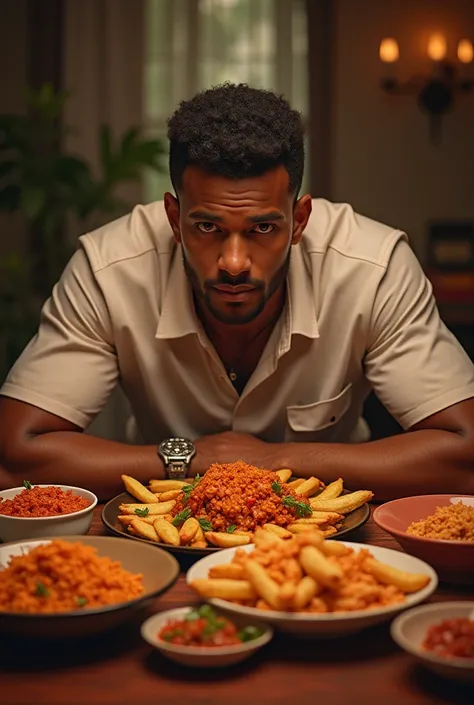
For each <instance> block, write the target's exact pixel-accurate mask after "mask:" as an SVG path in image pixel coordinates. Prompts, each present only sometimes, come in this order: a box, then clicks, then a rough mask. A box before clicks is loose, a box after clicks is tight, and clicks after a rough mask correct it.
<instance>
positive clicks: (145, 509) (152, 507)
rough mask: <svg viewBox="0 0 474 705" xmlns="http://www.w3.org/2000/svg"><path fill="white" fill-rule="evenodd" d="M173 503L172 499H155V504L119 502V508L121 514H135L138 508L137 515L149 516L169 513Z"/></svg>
mask: <svg viewBox="0 0 474 705" xmlns="http://www.w3.org/2000/svg"><path fill="white" fill-rule="evenodd" d="M175 504H176V502H175V501H174V500H171V501H170V502H159V501H158V500H156V504H121V505H120V507H119V509H120V511H121V512H122V513H123V514H137V510H138V512H139V514H138V515H137V516H140V513H141V514H143V515H145V516H149V515H150V514H169V513H170V511H171V510H172V509H173V507H174V505H175Z"/></svg>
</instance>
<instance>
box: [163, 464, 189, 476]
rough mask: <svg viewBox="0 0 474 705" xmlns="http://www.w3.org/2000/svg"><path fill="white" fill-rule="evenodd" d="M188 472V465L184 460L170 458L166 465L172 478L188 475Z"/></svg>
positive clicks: (167, 471)
mask: <svg viewBox="0 0 474 705" xmlns="http://www.w3.org/2000/svg"><path fill="white" fill-rule="evenodd" d="M187 472H188V465H187V464H186V463H184V462H183V461H182V460H170V461H169V463H168V465H167V466H166V474H167V475H168V477H169V478H170V480H176V479H179V478H183V477H186V475H187Z"/></svg>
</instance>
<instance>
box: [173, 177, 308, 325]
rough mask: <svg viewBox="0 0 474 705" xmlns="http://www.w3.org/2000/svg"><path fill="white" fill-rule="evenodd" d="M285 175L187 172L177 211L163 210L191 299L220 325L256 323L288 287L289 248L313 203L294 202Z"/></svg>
mask: <svg viewBox="0 0 474 705" xmlns="http://www.w3.org/2000/svg"><path fill="white" fill-rule="evenodd" d="M288 186H289V177H288V173H287V171H286V169H284V168H283V167H278V168H277V169H274V170H272V171H269V172H267V173H265V174H263V175H262V176H257V177H251V178H245V179H228V178H225V177H222V176H213V175H211V174H208V173H207V172H205V171H202V170H201V169H199V168H198V167H194V166H191V167H187V168H186V170H185V172H184V176H183V185H182V189H181V190H180V192H179V203H178V201H177V200H176V199H175V198H174V197H173V196H172V195H171V194H169V193H168V194H166V195H165V207H166V211H167V214H168V219H169V221H170V225H171V227H172V229H173V232H174V235H175V238H176V241H177V242H179V243H180V244H181V245H182V251H183V261H184V266H185V270H186V273H187V275H188V278H189V281H190V283H191V286H192V289H193V292H194V294H195V296H196V298H197V300H198V302H199V304H200V305H201V306H204V308H205V309H206V312H208V313H210V314H212V316H213V317H214V318H215V319H217V320H218V321H221V322H223V323H231V324H242V323H248V322H249V321H252V320H253V319H255V318H256V317H257V316H258V315H259V314H260V313H261V312H262V311H263V309H264V308H265V305H266V303H267V302H268V301H269V299H270V298H271V297H272V295H273V294H274V293H275V292H276V291H277V290H279V289H280V288H281V286H282V285H283V284H284V282H285V278H286V273H287V271H288V266H289V260H290V249H291V245H294V244H297V243H298V242H299V240H300V239H301V235H302V233H303V230H304V228H305V226H306V223H307V221H308V218H309V215H310V212H311V199H310V198H309V196H304V197H303V198H301V199H300V200H299V201H297V202H296V204H295V202H294V195H293V194H292V193H291V192H290V191H289V188H288Z"/></svg>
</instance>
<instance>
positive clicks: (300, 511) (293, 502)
mask: <svg viewBox="0 0 474 705" xmlns="http://www.w3.org/2000/svg"><path fill="white" fill-rule="evenodd" d="M281 503H282V504H283V506H284V507H288V508H289V509H294V510H295V512H296V514H297V516H298V517H299V518H300V519H302V518H303V517H310V516H311V514H312V513H313V510H312V509H311V507H310V506H309V504H306V502H299V501H298V500H297V499H295V498H294V497H292V496H291V495H287V496H286V497H283V499H282V500H281Z"/></svg>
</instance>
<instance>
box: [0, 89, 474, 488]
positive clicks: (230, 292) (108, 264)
mask: <svg viewBox="0 0 474 705" xmlns="http://www.w3.org/2000/svg"><path fill="white" fill-rule="evenodd" d="M169 140H170V172H171V178H172V182H173V186H174V189H175V195H172V194H171V193H166V194H165V197H164V204H163V203H161V202H157V203H152V204H150V205H147V206H139V207H137V208H135V209H134V211H133V213H132V214H131V215H130V216H127V217H125V218H121V219H120V220H117V221H115V222H113V223H111V224H109V225H107V226H105V227H103V228H101V229H99V230H97V231H95V232H93V233H89V234H87V235H84V236H83V237H82V238H81V239H80V243H79V249H78V251H77V252H76V253H75V254H74V256H73V257H72V259H71V261H70V262H69V264H68V266H67V267H66V269H65V271H64V273H63V275H62V277H61V279H60V281H59V283H58V284H57V286H56V287H55V289H54V291H53V293H52V297H51V298H50V299H49V301H48V302H47V303H46V305H45V307H44V311H43V314H42V318H41V323H40V327H39V332H38V335H37V336H36V337H35V338H34V339H33V340H32V341H31V343H30V344H29V346H28V347H27V348H26V350H25V352H24V353H23V355H22V356H21V357H20V359H19V360H18V362H17V363H16V364H15V366H14V367H13V369H12V371H11V373H10V375H9V377H8V379H7V380H6V382H5V384H4V386H3V388H2V390H1V394H2V395H3V396H2V399H1V404H0V465H2V466H3V471H2V472H3V475H2V483H3V484H4V485H17V484H19V482H20V481H21V480H22V479H23V478H27V479H28V480H30V481H32V482H43V483H48V482H67V483H69V484H72V485H82V486H85V487H89V488H91V489H93V490H95V491H96V492H98V493H99V495H100V496H102V497H106V496H110V495H111V494H112V493H114V492H116V491H118V490H119V488H120V487H121V481H120V474H121V473H126V474H128V475H132V476H134V477H136V478H139V479H141V480H143V481H147V480H148V479H150V478H152V477H155V478H156V477H164V476H166V474H168V475H174V476H176V475H177V476H182V475H184V474H186V473H188V474H190V475H193V474H195V473H196V472H199V473H202V472H204V471H205V470H206V469H207V468H208V467H209V465H210V464H211V463H212V462H228V461H234V460H237V459H243V460H246V461H247V462H250V463H253V464H255V465H257V466H262V467H267V468H274V469H276V468H281V467H290V468H293V469H294V471H295V473H296V474H298V475H301V476H305V475H318V476H319V477H321V478H322V479H323V480H325V481H330V480H333V479H335V478H337V477H339V476H342V477H343V478H344V479H345V482H346V484H347V485H348V486H351V487H354V488H357V487H364V488H370V489H372V490H374V491H375V494H376V498H377V499H380V500H383V499H388V498H392V497H397V496H401V495H406V494H416V493H435V492H455V493H471V494H474V399H473V397H474V367H473V365H472V363H471V362H470V360H469V359H468V357H467V355H466V354H465V353H464V351H463V349H462V348H461V346H460V345H459V344H458V343H457V341H456V340H455V339H454V337H453V336H452V335H451V334H450V333H449V332H448V331H447V329H446V328H445V326H444V325H443V324H442V323H441V321H440V319H439V316H438V312H437V309H436V306H435V302H434V300H433V297H432V295H431V288H430V286H429V284H428V282H427V280H426V279H425V277H424V275H423V272H422V270H421V268H420V266H419V264H418V262H417V260H416V258H415V256H414V255H413V253H412V251H411V250H410V248H409V246H408V244H407V241H406V237H405V235H404V234H403V233H402V232H400V231H398V230H393V229H391V228H388V227H386V226H384V225H381V224H379V223H375V222H373V221H371V220H369V219H367V218H364V217H361V216H359V215H356V214H355V213H354V212H353V211H352V210H351V208H350V207H348V206H347V205H334V204H331V203H329V202H327V201H325V200H314V201H312V200H311V198H310V196H308V195H303V196H301V197H298V193H299V189H300V185H301V180H302V174H303V166H304V148H303V126H302V122H301V118H300V115H299V114H298V113H297V112H296V111H293V110H291V108H290V107H289V105H288V104H287V103H286V102H285V100H283V99H282V98H281V97H278V96H276V95H274V94H272V93H270V92H266V91H260V90H255V89H252V88H249V87H248V86H245V85H238V86H235V85H224V86H220V87H217V88H214V89H211V90H208V91H205V92H203V93H201V94H199V95H197V96H196V97H195V98H193V99H192V100H190V101H188V102H185V103H182V104H181V106H180V107H179V109H178V110H177V112H176V113H175V114H174V115H173V117H172V118H171V119H170V122H169ZM117 383H120V384H121V386H122V388H123V390H124V391H125V394H126V395H127V397H128V399H129V401H130V403H131V406H132V409H133V412H134V416H135V418H136V422H137V425H138V428H139V430H140V433H141V436H142V439H143V441H144V444H140V445H127V444H121V443H116V442H112V441H108V440H104V439H100V438H95V437H91V436H88V435H86V434H83V433H81V431H82V430H83V429H85V428H86V427H87V426H88V424H89V423H90V422H91V421H92V419H93V418H94V417H95V416H96V414H97V413H98V412H99V411H100V410H101V409H102V408H103V406H104V404H105V402H106V400H107V397H108V396H109V394H110V392H111V391H112V389H113V388H114V386H115V385H116V384H117ZM371 388H373V389H374V390H375V392H376V393H377V395H378V396H379V398H380V399H381V401H382V402H383V404H385V406H386V407H387V409H388V410H389V411H390V412H391V413H392V414H393V415H394V416H395V418H396V419H397V420H398V421H399V423H400V424H401V425H402V426H403V428H404V429H405V431H406V433H405V434H402V435H400V436H397V437H394V438H388V439H384V440H379V441H375V442H370V441H369V440H368V439H367V434H364V425H363V424H362V423H361V421H360V419H361V412H362V405H363V402H364V399H365V398H366V396H367V394H368V392H369V390H370V389H371ZM177 436H179V437H184V439H185V440H184V441H176V440H173V438H174V437H177ZM160 443H161V447H160V449H159V452H157V446H158V444H160Z"/></svg>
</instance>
